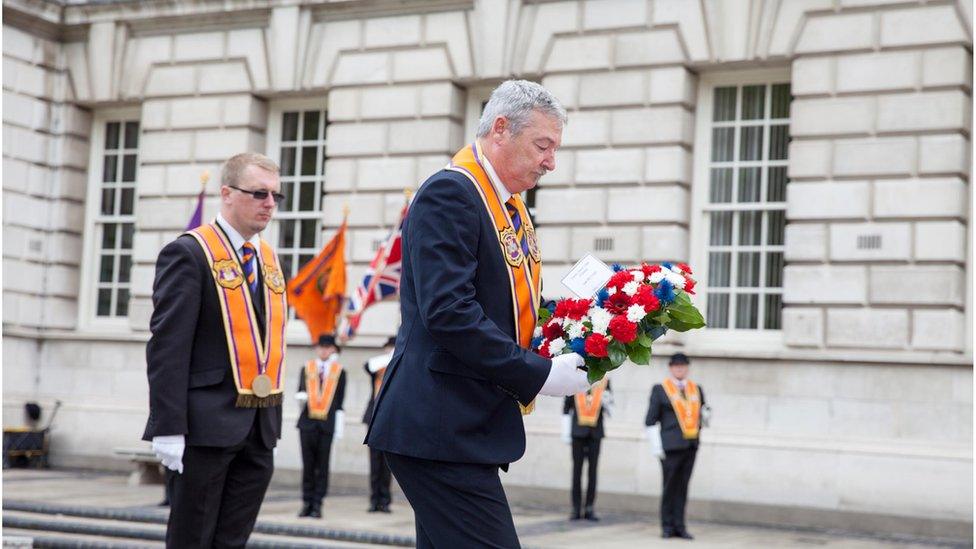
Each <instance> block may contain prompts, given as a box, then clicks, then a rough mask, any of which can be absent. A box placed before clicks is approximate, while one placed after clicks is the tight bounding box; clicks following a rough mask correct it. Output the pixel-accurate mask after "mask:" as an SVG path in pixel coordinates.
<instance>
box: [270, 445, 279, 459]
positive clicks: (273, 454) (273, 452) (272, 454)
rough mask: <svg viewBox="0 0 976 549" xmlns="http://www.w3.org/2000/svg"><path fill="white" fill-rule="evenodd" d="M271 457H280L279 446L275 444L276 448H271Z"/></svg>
mask: <svg viewBox="0 0 976 549" xmlns="http://www.w3.org/2000/svg"><path fill="white" fill-rule="evenodd" d="M271 457H272V458H276V457H278V447H277V446H275V447H274V448H272V449H271Z"/></svg>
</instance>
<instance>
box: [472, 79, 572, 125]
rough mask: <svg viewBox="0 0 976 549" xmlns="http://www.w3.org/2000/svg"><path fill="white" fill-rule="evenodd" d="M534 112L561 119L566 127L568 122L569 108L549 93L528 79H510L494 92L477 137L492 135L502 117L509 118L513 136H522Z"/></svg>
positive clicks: (482, 117) (489, 99)
mask: <svg viewBox="0 0 976 549" xmlns="http://www.w3.org/2000/svg"><path fill="white" fill-rule="evenodd" d="M532 111H540V112H542V114H545V115H548V116H552V117H554V118H557V119H559V122H560V124H562V125H563V126H565V125H566V122H567V120H568V118H567V116H566V109H565V108H563V106H562V105H561V104H560V103H559V100H558V99H556V97H555V96H554V95H552V93H550V92H549V90H547V89H545V88H543V87H542V86H540V85H539V84H536V83H535V82H529V81H528V80H506V81H504V82H502V83H501V85H499V86H498V87H497V88H495V91H493V92H491V97H490V98H488V104H487V105H485V110H484V111H483V112H482V113H481V120H479V121H478V132H477V137H484V136H486V135H488V133H489V132H491V127H492V125H493V124H494V123H495V119H497V118H498V117H499V116H504V117H505V118H507V119H508V123H509V127H510V129H511V132H512V135H518V134H519V133H521V132H522V129H523V128H525V125H526V124H527V123H528V121H529V115H531V114H532Z"/></svg>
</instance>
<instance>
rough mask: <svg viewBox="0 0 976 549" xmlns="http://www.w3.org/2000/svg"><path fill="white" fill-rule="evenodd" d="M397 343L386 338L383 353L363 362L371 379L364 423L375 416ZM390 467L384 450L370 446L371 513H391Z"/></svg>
mask: <svg viewBox="0 0 976 549" xmlns="http://www.w3.org/2000/svg"><path fill="white" fill-rule="evenodd" d="M395 345H396V337H391V338H389V339H387V340H386V344H384V345H383V354H381V355H376V356H374V357H372V358H370V359H369V360H367V361H366V363H365V364H363V369H364V370H366V375H368V376H369V379H370V384H369V386H370V388H371V389H372V390H371V391H370V393H369V402H368V403H367V404H366V411H365V412H363V423H365V424H366V425H369V420H370V419H371V418H372V417H373V404H374V403H375V402H376V395H378V394H379V393H380V387H382V385H383V374H385V373H386V367H387V366H388V365H389V364H390V360H391V359H392V358H393V348H394V346H395ZM390 478H391V475H390V468H389V467H388V466H387V465H386V458H385V457H383V452H380V451H378V450H374V449H372V448H369V512H370V513H376V512H380V513H389V512H390V502H391V501H392V500H391V498H390Z"/></svg>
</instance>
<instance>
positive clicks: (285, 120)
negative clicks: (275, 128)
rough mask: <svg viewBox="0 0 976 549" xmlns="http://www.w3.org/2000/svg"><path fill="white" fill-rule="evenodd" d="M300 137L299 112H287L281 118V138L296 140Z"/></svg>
mask: <svg viewBox="0 0 976 549" xmlns="http://www.w3.org/2000/svg"><path fill="white" fill-rule="evenodd" d="M296 139H298V113H297V112H286V113H285V114H284V116H283V117H282V119H281V140H282V141H295V140H296Z"/></svg>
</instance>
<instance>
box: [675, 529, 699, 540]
mask: <svg viewBox="0 0 976 549" xmlns="http://www.w3.org/2000/svg"><path fill="white" fill-rule="evenodd" d="M674 536H675V537H677V538H681V539H695V536H693V535H691V534H689V533H688V531H687V530H678V532H677V533H676V534H675V535H674Z"/></svg>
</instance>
